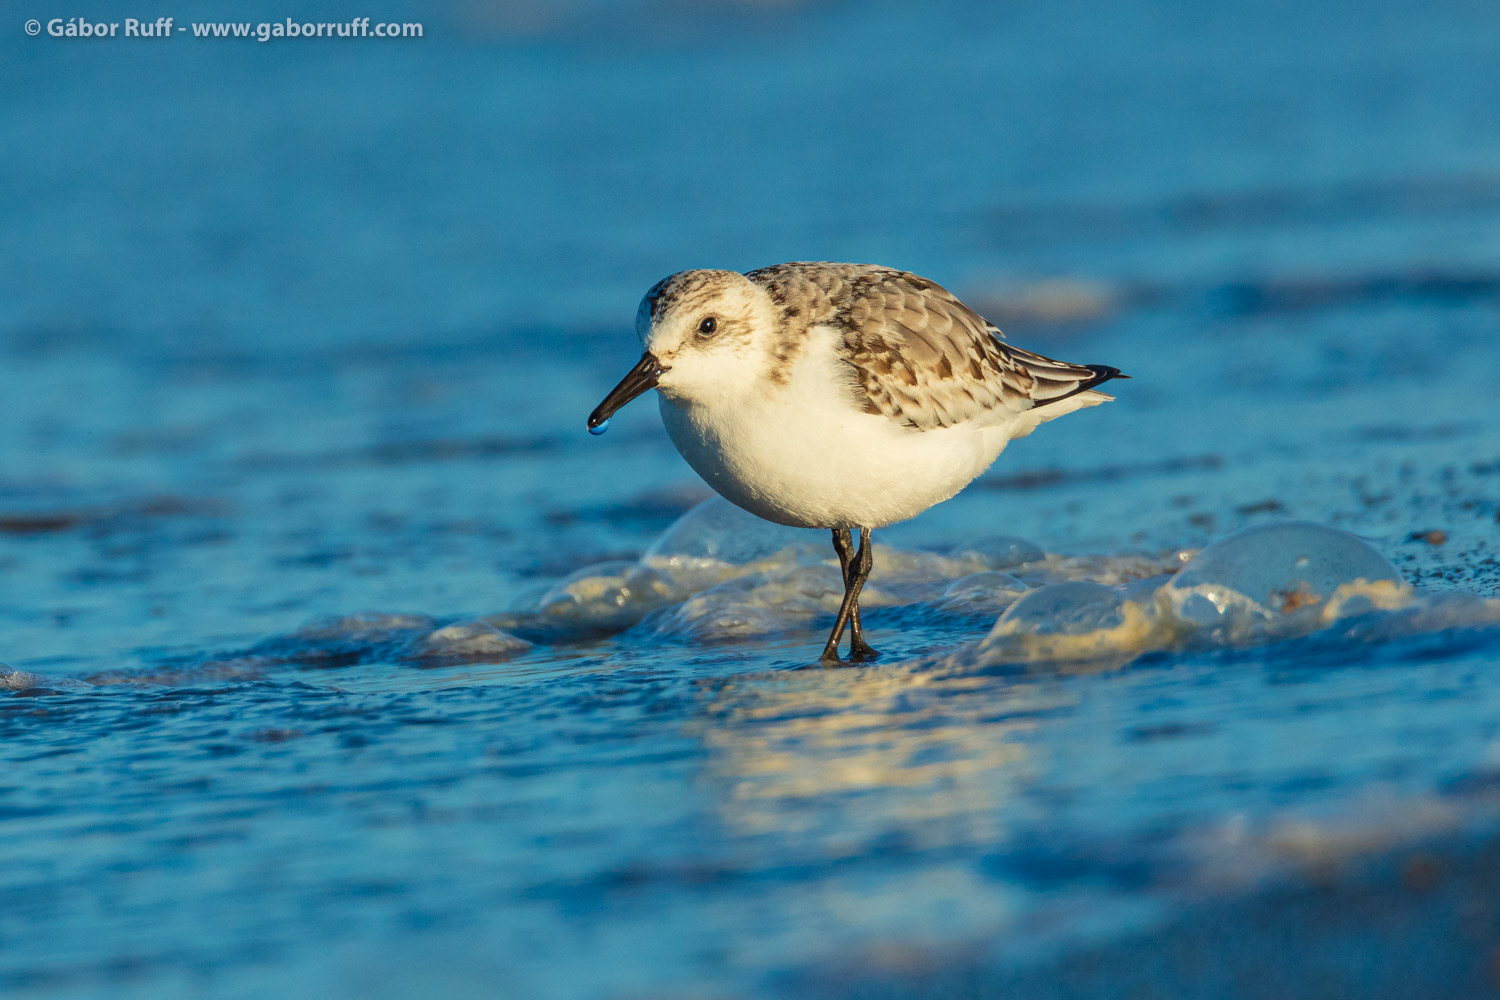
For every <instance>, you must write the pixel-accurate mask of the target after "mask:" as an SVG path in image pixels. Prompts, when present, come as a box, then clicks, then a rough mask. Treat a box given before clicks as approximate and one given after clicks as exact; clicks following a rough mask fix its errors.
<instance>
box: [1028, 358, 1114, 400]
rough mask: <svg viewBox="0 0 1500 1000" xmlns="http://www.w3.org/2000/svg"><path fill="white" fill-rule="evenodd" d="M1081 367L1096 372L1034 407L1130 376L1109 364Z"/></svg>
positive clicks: (1069, 397) (1070, 397)
mask: <svg viewBox="0 0 1500 1000" xmlns="http://www.w3.org/2000/svg"><path fill="white" fill-rule="evenodd" d="M1079 367H1080V368H1087V369H1088V370H1089V371H1091V372H1093V373H1094V377H1093V378H1091V379H1087V380H1086V381H1083V382H1080V383H1079V384H1078V385H1077V386H1076V387H1075V388H1073V389H1071V390H1069V391H1068V392H1065V393H1063V394H1062V395H1061V396H1053V397H1052V398H1051V399H1048V400H1043V401H1042V402H1040V403H1035V404H1033V406H1032V409H1036V408H1037V407H1039V406H1051V405H1052V404H1053V403H1060V402H1062V401H1063V400H1065V399H1072V398H1073V397H1074V396H1076V395H1078V394H1079V393H1080V392H1088V391H1089V390H1090V389H1092V388H1094V387H1095V386H1097V385H1103V384H1104V383H1105V382H1108V381H1109V380H1110V379H1115V378H1129V377H1130V376H1129V375H1126V374H1125V373H1124V372H1122V371H1120V369H1118V368H1112V367H1110V366H1109V365H1079Z"/></svg>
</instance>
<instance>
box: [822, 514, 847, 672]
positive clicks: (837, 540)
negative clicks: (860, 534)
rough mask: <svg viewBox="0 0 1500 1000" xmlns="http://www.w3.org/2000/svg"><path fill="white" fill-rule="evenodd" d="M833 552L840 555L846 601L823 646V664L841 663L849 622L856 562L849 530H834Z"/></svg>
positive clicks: (844, 600)
mask: <svg viewBox="0 0 1500 1000" xmlns="http://www.w3.org/2000/svg"><path fill="white" fill-rule="evenodd" d="M833 551H835V552H837V553H838V555H839V568H840V570H842V571H843V572H842V575H843V577H844V599H843V601H842V602H840V604H839V615H838V618H836V619H834V623H833V631H832V632H831V633H829V635H828V641H827V642H826V643H824V645H823V662H824V663H839V662H841V661H840V660H839V640H841V639H843V638H844V628H845V626H846V625H847V624H848V621H849V603H850V602H849V583H850V576H849V573H850V568H851V565H852V564H853V562H854V542H853V540H852V539H851V538H850V537H849V529H848V528H834V529H833Z"/></svg>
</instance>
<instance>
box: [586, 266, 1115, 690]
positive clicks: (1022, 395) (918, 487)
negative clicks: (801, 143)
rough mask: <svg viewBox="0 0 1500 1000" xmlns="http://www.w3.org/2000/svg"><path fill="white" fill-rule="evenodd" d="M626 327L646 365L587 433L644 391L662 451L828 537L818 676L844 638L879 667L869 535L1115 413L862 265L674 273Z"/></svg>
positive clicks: (968, 318)
mask: <svg viewBox="0 0 1500 1000" xmlns="http://www.w3.org/2000/svg"><path fill="white" fill-rule="evenodd" d="M635 323H636V333H637V334H638V335H639V336H640V338H641V342H642V344H644V346H645V348H646V353H645V354H643V355H641V360H640V361H639V362H637V363H636V366H635V367H634V368H632V369H631V370H630V372H629V373H628V374H627V375H626V376H625V377H624V378H623V379H621V380H620V384H619V385H617V386H615V387H614V388H613V389H612V390H610V392H609V395H607V396H605V397H604V401H603V402H602V403H600V404H599V406H598V408H597V409H595V410H594V412H593V413H592V414H590V415H589V419H588V426H589V430H591V431H593V432H594V433H596V434H597V433H602V432H603V431H604V428H605V427H606V426H607V424H608V422H609V418H610V415H611V414H613V413H614V412H615V411H616V410H618V409H619V408H620V407H622V406H624V405H625V404H626V403H628V402H630V401H631V400H632V399H634V398H635V397H636V396H639V395H640V394H641V393H643V392H645V391H646V390H647V389H652V388H654V389H656V390H657V396H658V399H659V402H660V405H661V416H662V421H663V423H665V424H666V428H667V434H668V436H669V437H671V439H672V443H673V444H675V445H676V446H677V450H678V451H679V452H681V453H682V457H683V458H685V459H687V462H688V464H689V465H691V466H692V467H693V469H694V470H695V471H697V473H698V474H699V475H700V476H702V477H703V478H704V479H705V480H707V482H708V484H709V485H710V486H712V487H713V488H714V489H715V490H717V491H718V492H719V493H720V494H721V495H722V496H724V497H725V498H726V499H727V500H729V501H730V502H732V503H734V504H737V505H738V506H740V507H743V508H744V509H745V510H748V511H750V512H751V513H752V514H757V515H759V516H760V517H763V518H766V519H767V520H770V521H775V522H777V523H779V524H789V525H792V526H794V527H799V528H828V529H831V530H832V532H833V547H834V550H835V551H836V552H837V553H838V557H839V564H840V565H841V566H842V567H843V574H844V599H843V602H842V603H841V605H840V607H839V612H838V617H837V619H836V620H835V621H834V626H833V632H832V633H831V634H830V635H829V636H828V642H827V644H826V645H825V646H824V648H823V661H824V663H830V662H838V659H839V654H838V650H839V643H840V642H841V641H842V639H843V634H844V629H845V628H846V627H848V628H849V629H850V633H851V635H850V646H849V656H850V659H851V660H852V661H864V660H869V659H873V658H874V657H875V656H876V655H877V654H876V652H875V650H874V649H872V648H870V646H869V645H868V644H867V643H866V642H865V639H864V632H863V630H862V628H861V626H860V621H859V592H860V589H861V588H862V587H863V586H864V583H865V579H866V578H867V577H868V576H869V574H870V566H871V562H872V557H873V553H872V550H871V545H870V532H871V530H872V529H874V528H880V527H884V526H885V525H888V524H892V523H894V522H896V521H904V520H905V519H907V518H909V517H914V516H916V515H917V514H920V513H921V512H922V511H924V510H926V509H927V508H928V507H931V506H932V505H933V504H936V503H940V502H941V501H943V500H947V499H948V498H949V497H951V496H953V495H954V494H955V493H957V492H958V491H959V490H961V489H963V488H964V487H965V486H967V485H968V484H969V482H970V481H971V480H973V479H974V477H975V476H978V475H979V474H980V473H981V472H983V471H984V470H985V469H987V468H988V467H989V466H990V464H991V463H992V462H994V461H995V459H996V457H997V456H999V454H1000V452H1001V451H1002V450H1003V449H1004V448H1005V445H1006V444H1007V443H1008V442H1009V441H1011V440H1012V439H1014V438H1018V437H1025V436H1026V435H1027V434H1030V433H1031V432H1032V431H1033V430H1035V429H1036V427H1037V425H1038V424H1041V423H1043V422H1045V421H1048V420H1051V419H1052V418H1054V417H1060V416H1062V415H1063V414H1064V413H1071V412H1072V411H1074V410H1077V409H1081V408H1082V407H1085V406H1094V405H1097V404H1099V403H1103V402H1105V401H1107V400H1110V399H1113V398H1114V397H1113V396H1107V395H1105V394H1104V393H1102V392H1098V391H1095V389H1094V386H1097V385H1099V384H1100V383H1101V382H1105V381H1108V380H1109V379H1112V378H1127V377H1128V376H1125V375H1121V374H1120V370H1119V369H1118V368H1110V367H1108V366H1106V365H1074V364H1068V363H1066V362H1063V361H1054V360H1052V359H1051V358H1046V357H1043V356H1042V355H1040V354H1033V353H1031V352H1030V351H1024V350H1022V349H1020V348H1019V347H1012V346H1011V345H1009V344H1007V343H1005V341H1004V340H1003V339H1002V334H1001V333H1000V330H999V329H998V328H997V327H996V326H995V325H994V324H992V323H989V322H987V321H986V320H985V319H984V318H983V317H981V316H980V315H979V314H978V313H976V312H974V310H972V309H970V308H969V307H968V306H966V305H964V304H963V303H962V302H960V301H959V300H958V299H957V298H955V297H954V296H953V295H952V294H951V293H949V292H948V291H947V290H946V289H944V288H942V287H940V286H939V285H937V284H936V283H934V282H931V281H928V280H927V279H926V278H920V277H918V276H916V275H914V274H908V273H907V272H905V271H897V270H894V269H892V268H887V267H876V266H873V265H869V264H831V263H790V264H777V265H775V266H774V267H763V268H761V269H760V270H758V271H750V272H748V273H745V274H740V273H738V272H735V271H708V270H695V271H680V272H678V273H677V274H674V275H672V276H670V277H668V278H664V279H662V280H661V281H659V282H657V283H656V285H655V286H654V287H653V288H652V289H651V290H650V291H649V292H647V293H646V297H645V298H644V299H642V300H641V306H640V309H639V311H638V312H637V314H636V321H635ZM854 530H858V531H859V549H858V551H855V550H854V545H853V539H852V536H851V534H850V532H852V531H854Z"/></svg>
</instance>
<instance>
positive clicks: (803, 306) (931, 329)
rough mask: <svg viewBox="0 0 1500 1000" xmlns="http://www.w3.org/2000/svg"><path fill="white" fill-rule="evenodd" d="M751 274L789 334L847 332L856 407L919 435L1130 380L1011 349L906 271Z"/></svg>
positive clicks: (813, 267)
mask: <svg viewBox="0 0 1500 1000" xmlns="http://www.w3.org/2000/svg"><path fill="white" fill-rule="evenodd" d="M748 277H749V278H750V279H751V280H752V281H755V282H757V283H759V284H761V285H762V286H764V287H765V288H766V289H767V291H769V292H770V293H771V296H772V299H773V301H775V302H777V303H779V304H780V305H781V306H782V308H783V319H784V322H783V327H784V329H783V336H785V337H795V338H805V337H806V335H807V331H808V330H809V329H810V328H811V327H812V326H824V325H826V326H833V327H835V328H837V329H839V330H840V331H841V334H842V339H841V343H840V355H841V357H842V359H843V361H844V362H845V364H847V365H848V366H849V368H850V369H851V372H852V374H853V383H854V388H855V392H856V396H857V399H856V402H857V403H858V404H859V405H861V406H862V407H863V409H865V410H866V411H867V412H870V413H879V414H883V415H885V416H886V417H889V418H890V419H892V420H895V421H897V422H898V423H901V424H903V425H905V426H908V427H912V428H915V429H917V430H931V429H934V428H938V427H951V426H954V425H956V424H962V423H966V422H968V421H971V420H979V419H993V418H994V417H996V416H1000V415H1015V414H1020V413H1024V412H1026V411H1027V410H1031V409H1035V408H1036V407H1039V406H1046V405H1047V404H1049V403H1055V402H1058V401H1060V400H1063V399H1067V398H1068V397H1070V396H1074V395H1077V394H1078V393H1080V392H1086V391H1088V390H1089V389H1092V388H1093V387H1094V386H1096V385H1098V384H1100V383H1101V382H1105V381H1108V380H1109V379H1111V378H1122V377H1125V376H1122V375H1121V374H1120V371H1119V369H1118V368H1110V367H1108V366H1105V365H1076V364H1070V363H1068V362H1065V361H1057V360H1055V359H1053V358H1049V357H1046V356H1044V355H1041V354H1036V353H1034V352H1032V351H1027V350H1024V349H1022V348H1019V347H1013V346H1011V345H1010V344H1007V343H1006V342H1005V341H1004V340H1003V339H1002V338H1003V335H1002V334H1001V332H1000V330H999V329H998V328H997V327H995V326H994V325H992V324H991V323H989V322H988V321H986V320H985V319H984V318H983V317H982V316H980V315H979V314H978V313H976V312H974V310H972V309H970V308H969V307H968V306H966V305H964V304H963V303H962V302H960V301H959V300H958V298H957V297H956V296H954V295H953V294H952V293H950V292H949V291H948V290H947V289H945V288H943V287H942V286H940V285H937V284H935V283H933V282H931V281H928V280H927V279H926V278H921V277H918V276H917V275H914V274H910V273H908V272H906V271H897V270H894V269H891V268H883V267H875V266H872V265H865V264H830V263H805V262H798V263H791V264H779V265H776V266H775V267H768V268H762V269H761V270H759V271H751V272H749V274H748ZM795 353H796V352H795V350H779V351H778V352H777V356H778V357H783V358H784V357H786V356H789V355H791V356H794V355H795ZM772 376H773V377H775V373H774V372H773V373H772ZM996 411H1002V412H996Z"/></svg>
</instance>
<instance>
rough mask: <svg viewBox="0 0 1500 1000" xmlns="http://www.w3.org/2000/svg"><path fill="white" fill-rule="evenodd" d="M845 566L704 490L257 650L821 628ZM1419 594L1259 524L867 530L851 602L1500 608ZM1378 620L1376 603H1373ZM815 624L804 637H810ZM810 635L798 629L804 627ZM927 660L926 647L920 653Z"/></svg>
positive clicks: (1352, 613) (1192, 635)
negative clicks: (397, 606)
mask: <svg viewBox="0 0 1500 1000" xmlns="http://www.w3.org/2000/svg"><path fill="white" fill-rule="evenodd" d="M843 590H844V588H843V579H842V575H841V573H840V570H839V567H838V563H837V560H836V558H835V557H834V554H833V551H832V548H831V546H830V545H829V544H828V539H827V535H826V533H824V532H820V531H808V530H799V529H794V528H786V527H782V526H780V525H775V524H771V523H769V522H766V521H763V520H761V519H759V518H757V517H754V516H752V515H750V514H748V513H745V512H744V511H742V510H740V509H739V508H737V507H734V506H732V505H731V504H729V503H728V502H727V501H725V500H722V499H718V498H714V499H711V500H707V501H704V502H703V503H701V504H699V505H698V506H696V507H694V508H693V509H692V510H690V511H688V512H687V513H686V514H684V515H683V516H682V517H681V518H679V519H678V520H677V522H676V523H674V524H673V525H672V526H671V527H670V528H669V529H668V530H667V531H666V532H665V533H663V534H662V536H661V537H660V538H658V539H657V540H656V542H655V543H654V544H653V545H651V547H650V548H648V549H647V550H646V552H645V553H644V554H643V555H642V556H641V558H640V559H637V560H633V561H632V560H616V561H612V562H604V563H598V564H596V565H593V566H587V567H584V568H583V569H580V570H578V571H576V572H574V573H572V574H571V575H569V576H567V577H566V578H564V579H562V580H559V581H558V582H557V583H555V584H553V585H552V586H550V587H547V588H545V589H544V590H539V591H536V592H533V593H532V594H530V595H529V596H526V597H524V598H523V599H522V600H521V601H520V602H519V603H518V605H517V606H516V607H514V608H512V609H511V610H509V611H505V612H501V613H497V614H493V615H487V616H485V617H483V618H478V619H473V620H464V621H443V620H441V619H436V618H431V617H428V616H422V615H356V616H350V617H345V618H336V619H326V620H322V621H317V622H313V623H312V624H310V625H308V626H306V627H305V628H303V629H301V630H299V631H298V632H295V633H293V634H291V635H289V636H284V637H281V638H279V639H275V640H271V641H269V642H267V643H263V644H261V646H259V647H257V648H256V649H255V650H252V651H251V652H252V653H253V654H254V655H256V656H259V657H261V658H265V657H271V658H275V659H279V660H282V661H286V660H297V661H306V662H309V663H314V664H319V663H321V664H330V665H332V664H339V663H351V662H369V661H372V660H388V661H399V662H413V663H419V664H446V663H471V662H503V661H505V660H509V659H512V658H514V657H516V656H519V655H523V654H525V653H527V652H528V651H531V650H533V649H535V648H537V647H538V646H542V647H546V646H557V645H565V644H569V643H576V642H580V641H584V640H588V639H591V638H597V637H600V636H606V635H613V634H618V633H628V634H629V635H634V636H638V637H639V638H640V639H641V640H642V641H647V642H679V643H694V644H702V643H716V642H726V641H744V640H753V639H757V638H765V637H770V636H775V635H779V634H802V633H809V634H811V633H812V632H819V631H821V629H823V628H825V627H826V626H827V623H828V622H829V621H830V620H831V618H832V617H833V615H834V614H836V612H837V610H838V607H839V602H840V600H841V598H842V596H843ZM1432 601H1433V599H1427V600H1426V601H1425V602H1424V601H1419V600H1418V599H1417V597H1416V595H1415V594H1414V592H1413V591H1412V589H1411V588H1410V587H1409V586H1408V585H1407V584H1406V583H1405V582H1404V581H1403V580H1402V579H1401V575H1400V573H1399V572H1397V570H1396V568H1395V567H1394V566H1393V565H1392V564H1391V563H1390V561H1389V560H1387V559H1386V558H1385V557H1384V556H1382V555H1381V554H1380V553H1379V552H1378V551H1376V550H1375V549H1374V548H1373V547H1372V546H1371V545H1370V544H1369V543H1367V542H1365V541H1364V540H1363V539H1361V538H1359V537H1357V536H1355V535H1352V534H1350V533H1348V532H1346V531H1340V530H1338V529H1336V528H1330V527H1325V526H1323V525H1317V524H1305V523H1288V524H1280V525H1271V526H1265V527H1256V528H1251V529H1247V530H1245V531H1242V532H1239V533H1238V534H1235V535H1231V536H1229V537H1227V538H1224V539H1222V540H1220V541H1218V542H1216V543H1214V544H1213V545H1210V546H1209V547H1208V548H1206V549H1204V550H1202V551H1201V552H1198V553H1196V554H1194V553H1191V552H1184V551H1169V552H1161V553H1126V554H1121V555H1112V556H1097V555H1075V556H1062V555H1055V554H1048V553H1046V552H1044V551H1042V550H1041V549H1040V548H1038V547H1037V546H1035V545H1033V544H1031V543H1030V542H1027V541H1025V540H1023V539H1018V538H1012V537H1009V536H1005V535H990V536H984V537H980V538H977V539H975V540H974V541H972V542H968V543H965V544H963V545H960V546H957V547H954V548H953V549H951V550H949V551H947V552H945V553H939V552H927V551H920V550H912V549H896V548H890V547H888V546H883V545H878V546H876V551H875V569H874V572H873V573H872V575H871V577H870V581H869V583H868V584H867V585H866V588H865V590H864V594H863V597H862V600H861V604H862V606H863V607H864V608H865V609H866V610H867V611H871V612H876V613H877V614H876V615H875V618H874V621H873V622H870V623H869V624H871V626H872V627H874V628H880V627H881V625H880V620H879V615H878V612H879V610H880V609H882V608H890V607H895V606H901V607H902V608H903V609H908V610H903V612H902V613H903V614H905V615H909V614H919V615H922V616H923V617H924V618H927V619H948V620H949V621H950V622H951V623H952V624H953V626H954V628H955V629H963V628H968V627H971V626H972V627H973V629H974V633H973V634H974V639H973V641H971V642H970V643H969V644H968V645H966V646H963V647H962V648H960V649H958V650H957V651H952V650H950V651H949V652H948V653H947V654H946V657H945V660H946V662H949V663H952V664H956V665H959V666H973V665H976V664H977V665H981V666H983V665H990V664H999V663H1005V664H1027V665H1033V664H1068V663H1087V664H1091V665H1096V666H1097V665H1111V664H1113V665H1119V664H1123V663H1125V662H1128V661H1129V660H1131V659H1134V658H1135V657H1137V656H1139V655H1141V654H1142V653H1145V652H1148V651H1152V650H1161V649H1194V648H1214V647H1225V646H1243V645H1250V644H1255V643H1261V642H1268V641H1275V640H1279V639H1285V638H1290V637H1295V636H1300V635H1306V634H1309V633H1311V632H1315V631H1318V630H1320V629H1325V628H1329V627H1331V626H1333V625H1335V624H1338V623H1340V622H1344V621H1347V620H1351V619H1355V618H1359V619H1360V620H1361V621H1364V620H1367V619H1370V618H1371V617H1372V616H1375V617H1378V616H1379V615H1381V614H1385V615H1390V614H1392V613H1403V614H1406V615H1407V617H1406V618H1405V619H1402V621H1403V622H1404V623H1405V624H1403V625H1399V626H1396V625H1390V624H1389V623H1388V624H1387V625H1385V626H1383V627H1385V628H1386V629H1387V631H1388V630H1389V628H1391V627H1399V628H1410V629H1420V628H1423V627H1425V626H1424V625H1423V623H1424V622H1425V623H1427V624H1432V623H1433V622H1446V621H1449V619H1451V618H1452V617H1453V615H1454V614H1459V612H1460V611H1461V612H1462V613H1461V614H1459V617H1461V618H1463V619H1464V620H1466V621H1470V622H1474V621H1489V620H1495V619H1500V601H1489V602H1487V601H1485V600H1484V599H1482V598H1473V599H1471V600H1470V601H1468V602H1467V603H1466V604H1465V605H1464V607H1463V608H1462V609H1458V610H1455V609H1453V608H1449V609H1448V610H1446V611H1443V612H1442V613H1439V612H1438V611H1437V610H1435V609H1434V606H1433V603H1432ZM1381 620H1382V621H1385V619H1381ZM816 638H820V636H814V637H813V639H816ZM813 639H809V642H813ZM934 654H935V655H937V656H939V657H940V658H943V657H944V654H943V653H942V652H941V651H934Z"/></svg>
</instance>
